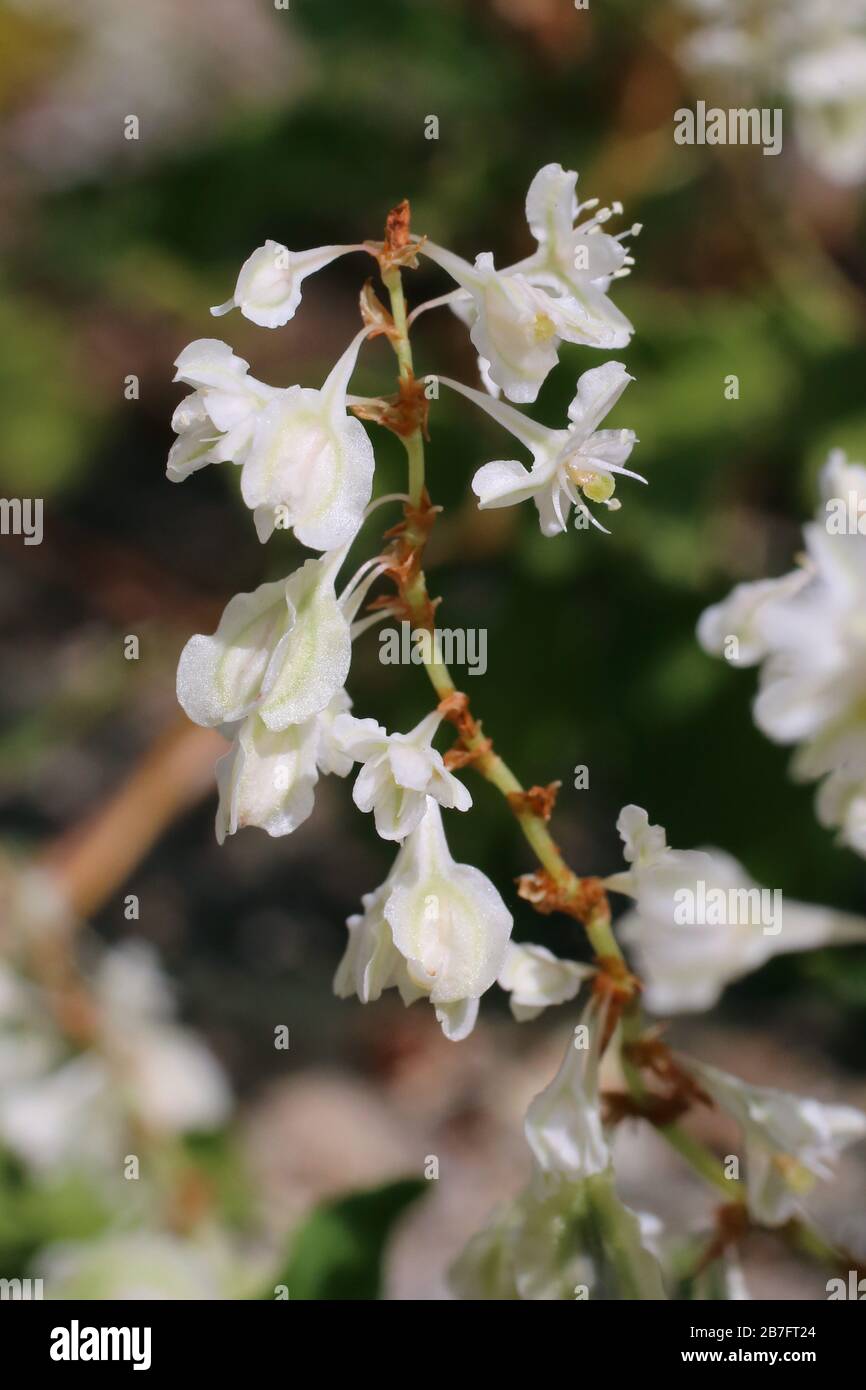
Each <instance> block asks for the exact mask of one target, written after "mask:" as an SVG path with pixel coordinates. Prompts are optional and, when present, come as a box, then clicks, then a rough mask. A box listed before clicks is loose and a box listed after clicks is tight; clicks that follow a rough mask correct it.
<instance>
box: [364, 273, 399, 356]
mask: <svg viewBox="0 0 866 1390" xmlns="http://www.w3.org/2000/svg"><path fill="white" fill-rule="evenodd" d="M358 301H359V305H360V309H361V318H362V319H363V320H364V323H365V324H366V325H367V327H368V328H369V330H370V332H369V334H368V335H367V336H368V337H369V338H378V337H379V334H380V333H384V334H385V336H386V337H387V338H388V340H389V342H392V343H393V342H396V341H397V339H398V338H399V336H400V334H399V333H398V332H397V329H396V327H395V325H394V317H393V315H392V314H391V313H390V312H389V310H387V309H386V308H385V305H384V304H383V303H382V301H381V299H380V298H379V296H378V295H377V293H376V291H375V290H374V289H373V281H372V280H366V281H365V282H364V288H363V289H362V290H361V293H360V295H359V296H358Z"/></svg>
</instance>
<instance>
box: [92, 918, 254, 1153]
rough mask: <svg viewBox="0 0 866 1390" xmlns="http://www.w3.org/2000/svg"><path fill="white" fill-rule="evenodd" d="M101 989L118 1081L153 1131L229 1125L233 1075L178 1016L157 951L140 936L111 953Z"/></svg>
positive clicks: (105, 1034) (104, 1029)
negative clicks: (230, 1076)
mask: <svg viewBox="0 0 866 1390" xmlns="http://www.w3.org/2000/svg"><path fill="white" fill-rule="evenodd" d="M94 994H95V998H96V1003H97V1006H98V1008H99V1010H100V1028H101V1037H102V1050H103V1052H104V1054H105V1055H106V1056H107V1057H108V1058H109V1059H110V1062H111V1066H112V1068H113V1069H114V1073H115V1075H114V1084H116V1085H119V1086H120V1087H121V1089H122V1090H126V1091H127V1092H128V1094H129V1096H130V1099H131V1102H132V1105H133V1108H134V1110H135V1113H136V1114H137V1115H138V1117H139V1118H140V1120H141V1121H142V1122H143V1123H144V1124H145V1125H146V1126H147V1128H148V1129H150V1130H151V1131H154V1132H156V1133H158V1134H180V1133H183V1132H185V1131H189V1130H210V1129H215V1128H217V1127H218V1126H219V1125H221V1124H223V1123H224V1121H225V1120H226V1118H227V1117H228V1113H229V1109H230V1106H231V1095H230V1092H229V1088H228V1083H227V1081H226V1078H225V1074H224V1072H223V1070H222V1067H221V1066H220V1065H219V1064H218V1062H217V1061H216V1059H215V1057H214V1056H213V1054H212V1053H211V1052H210V1050H209V1049H208V1048H207V1047H206V1046H205V1045H204V1043H202V1042H201V1041H200V1039H199V1038H198V1037H196V1035H195V1034H194V1033H193V1032H192V1031H191V1030H190V1029H189V1028H186V1027H183V1026H182V1025H181V1024H178V1023H175V1022H174V1021H173V1020H172V1014H173V1011H174V1001H173V998H172V991H171V988H170V986H169V983H168V981H167V980H166V978H165V976H164V975H163V973H162V971H161V970H160V968H159V964H158V961H157V958H156V955H155V954H154V952H153V951H152V950H151V949H150V948H149V947H148V946H146V945H145V943H144V942H140V941H136V942H128V943H126V944H124V945H123V946H119V947H116V948H115V949H114V950H113V951H110V952H109V953H108V954H107V955H106V956H105V957H104V958H103V960H102V963H101V965H100V968H99V971H98V973H97V976H96V979H95V982H94Z"/></svg>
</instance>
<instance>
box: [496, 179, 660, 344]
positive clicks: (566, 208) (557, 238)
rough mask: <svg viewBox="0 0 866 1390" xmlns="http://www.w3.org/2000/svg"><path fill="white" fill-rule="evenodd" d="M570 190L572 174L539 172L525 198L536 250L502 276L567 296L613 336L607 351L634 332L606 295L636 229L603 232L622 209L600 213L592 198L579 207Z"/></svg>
mask: <svg viewBox="0 0 866 1390" xmlns="http://www.w3.org/2000/svg"><path fill="white" fill-rule="evenodd" d="M576 185H577V174H576V173H575V172H574V170H573V169H563V168H562V166H561V165H560V164H546V165H545V166H544V168H543V169H539V171H538V173H537V174H536V175H535V178H534V179H533V180H532V183H531V184H530V185H529V192H528V193H527V195H526V220H527V222H528V223H529V227H530V230H531V232H532V234H533V236H534V237H535V239H536V241H537V242H538V249H537V250H536V251H535V252H534V253H533V255H531V256H529V257H527V259H526V260H524V261H520V262H518V264H517V265H514V266H510V267H509V268H508V271H507V272H506V273H508V274H519V275H523V276H525V277H526V279H528V280H530V281H531V282H532V283H533V284H540V285H547V286H548V287H549V288H551V289H555V290H557V291H559V293H561V294H565V295H571V296H573V298H575V299H576V300H577V301H578V302H579V303H580V304H582V305H583V306H584V307H585V308H586V309H587V310H588V312H589V313H590V315H591V317H592V318H593V319H594V320H595V321H596V322H597V323H599V324H600V325H606V326H607V327H608V328H609V329H612V330H613V331H614V332H615V333H616V334H617V341H616V342H613V343H609V344H607V346H610V347H624V346H625V344H626V343H627V342H628V341H629V339H630V338H631V335H632V333H633V331H634V330H633V328H632V325H631V324H630V323H629V321H628V319H627V318H626V317H625V315H624V314H623V313H621V311H620V310H619V309H617V307H616V305H615V304H613V303H612V302H611V300H610V299H608V297H607V290H608V289H609V287H610V284H611V282H612V281H613V280H614V279H618V278H620V277H621V276H623V275H627V274H628V271H629V267H630V266H632V265H633V264H634V261H633V258H632V257H631V256H629V255H628V253H627V251H626V248H625V247H624V246H623V239H624V238H625V237H626V236H632V235H636V234H637V233H638V232H639V231H640V227H639V225H638V224H635V225H634V226H633V227H631V228H629V230H628V231H626V232H620V233H619V234H618V235H617V236H610V235H609V234H608V233H607V232H603V231H602V230H601V229H602V227H603V226H604V224H605V223H606V222H607V221H608V220H609V219H610V218H611V217H612V216H614V215H615V214H618V213H621V212H622V205H621V204H620V203H614V205H613V207H610V208H600V207H599V206H598V199H597V198H591V199H589V200H588V201H587V202H585V203H580V202H578V199H577V197H576V194H575V188H576ZM590 210H592V216H591V217H590V218H588V219H587V220H586V221H585V222H580V221H579V220H578V219H579V218H580V216H581V214H582V213H584V212H588V211H590Z"/></svg>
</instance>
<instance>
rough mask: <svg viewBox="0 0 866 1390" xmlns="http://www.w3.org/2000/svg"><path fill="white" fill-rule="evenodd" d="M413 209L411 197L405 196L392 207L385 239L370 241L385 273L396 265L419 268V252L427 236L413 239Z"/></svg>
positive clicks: (411, 268)
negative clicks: (410, 201) (411, 229)
mask: <svg viewBox="0 0 866 1390" xmlns="http://www.w3.org/2000/svg"><path fill="white" fill-rule="evenodd" d="M411 217H412V210H411V208H410V206H409V199H408V198H404V199H403V201H402V203H398V204H397V206H396V207H395V208H392V209H391V211H390V212H389V213H388V216H387V218H386V220H385V240H384V241H383V242H381V243H380V242H368V243H367V245H368V246H369V247H370V249H371V250H372V251H373V253H374V255H376V256H377V257H378V260H379V268H380V270H381V271H382V274H383V275H385V274H387V272H388V271H389V270H393V269H394V268H395V267H399V266H406V267H407V268H408V269H409V270H417V268H418V252H419V250H420V248H421V247H422V246H423V245H424V242H425V240H426V238H425V237H415V238H414V239H413V237H412V234H411V231H410V225H409V224H410V221H411Z"/></svg>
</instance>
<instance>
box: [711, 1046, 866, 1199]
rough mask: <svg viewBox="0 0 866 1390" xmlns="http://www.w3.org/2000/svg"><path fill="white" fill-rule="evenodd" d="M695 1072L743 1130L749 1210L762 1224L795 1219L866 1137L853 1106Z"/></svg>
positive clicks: (865, 1120)
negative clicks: (805, 1198)
mask: <svg viewBox="0 0 866 1390" xmlns="http://www.w3.org/2000/svg"><path fill="white" fill-rule="evenodd" d="M689 1069H690V1070H691V1071H692V1072H693V1073H694V1074H695V1076H697V1078H698V1080H699V1081H700V1082H701V1084H702V1085H703V1087H704V1088H705V1089H706V1090H707V1091H708V1092H709V1094H710V1095H711V1096H712V1098H713V1100H714V1101H715V1102H716V1104H717V1105H719V1106H721V1107H722V1109H723V1110H727V1111H728V1113H729V1114H731V1115H732V1116H733V1117H734V1118H735V1119H736V1120H737V1122H738V1123H739V1124H740V1126H741V1128H742V1130H743V1137H744V1141H745V1160H746V1189H747V1194H748V1204H749V1211H750V1213H751V1215H752V1217H753V1218H754V1220H755V1221H758V1222H760V1223H761V1225H764V1226H781V1225H784V1223H785V1222H786V1221H788V1220H790V1218H791V1217H792V1216H795V1215H796V1214H797V1210H798V1203H799V1198H800V1197H801V1196H802V1195H804V1194H805V1193H807V1192H808V1191H809V1190H810V1189H811V1188H812V1187H813V1186H814V1183H815V1182H816V1181H817V1180H818V1179H821V1180H824V1181H828V1180H829V1179H831V1178H832V1176H833V1166H834V1165H835V1163H836V1162H838V1159H839V1157H840V1155H841V1153H842V1150H843V1149H844V1148H846V1147H847V1145H848V1144H852V1143H854V1142H856V1141H857V1140H858V1139H862V1138H863V1137H864V1135H866V1115H864V1114H863V1112H862V1111H860V1110H855V1109H854V1108H853V1107H852V1106H850V1105H823V1104H821V1102H820V1101H817V1100H809V1099H807V1098H805V1097H802V1096H794V1095H790V1094H789V1093H788V1092H787V1091H778V1090H775V1089H773V1088H771V1087H769V1086H749V1085H747V1084H746V1082H744V1081H740V1080H739V1078H738V1077H735V1076H729V1075H728V1073H727V1072H723V1071H719V1070H718V1069H717V1068H716V1067H710V1066H706V1065H704V1064H702V1063H694V1062H692V1061H691V1060H690V1061H689Z"/></svg>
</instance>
